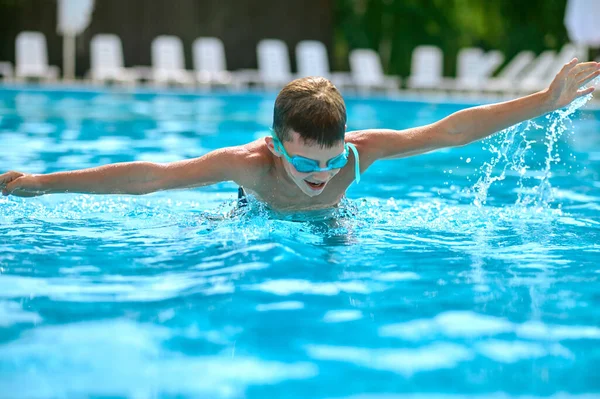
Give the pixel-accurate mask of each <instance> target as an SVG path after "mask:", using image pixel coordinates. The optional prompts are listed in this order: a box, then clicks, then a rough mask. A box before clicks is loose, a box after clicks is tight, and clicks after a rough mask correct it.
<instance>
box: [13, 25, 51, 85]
mask: <svg viewBox="0 0 600 399" xmlns="http://www.w3.org/2000/svg"><path fill="white" fill-rule="evenodd" d="M15 55H16V57H15V59H16V75H17V76H42V75H44V74H46V73H47V71H48V50H47V47H46V36H44V34H43V33H41V32H21V33H19V34H18V35H17V39H16V41H15Z"/></svg>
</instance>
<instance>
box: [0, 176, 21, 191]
mask: <svg viewBox="0 0 600 399" xmlns="http://www.w3.org/2000/svg"><path fill="white" fill-rule="evenodd" d="M19 180H21V178H20V177H17V178H16V179H14V180H13V181H11V182H10V183H8V184H7V185H6V187H4V189H3V190H2V194H4V193H5V192H6V194H4V195H8V194H10V193H12V192H13V191H15V190H16V189H18V188H19V187H21V182H20V181H19Z"/></svg>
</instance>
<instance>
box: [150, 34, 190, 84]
mask: <svg viewBox="0 0 600 399" xmlns="http://www.w3.org/2000/svg"><path fill="white" fill-rule="evenodd" d="M152 81H153V82H154V83H155V84H157V85H161V86H162V85H167V84H169V83H174V84H178V85H182V86H193V85H194V77H193V75H192V74H191V73H190V72H189V71H187V70H186V69H185V57H184V55H183V44H182V43H181V39H179V38H178V37H177V36H166V35H163V36H157V37H156V38H155V39H154V40H153V41H152Z"/></svg>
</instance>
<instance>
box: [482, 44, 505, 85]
mask: <svg viewBox="0 0 600 399" xmlns="http://www.w3.org/2000/svg"><path fill="white" fill-rule="evenodd" d="M503 62H504V54H502V52H501V51H498V50H492V51H488V52H487V53H485V54H484V55H483V64H482V66H481V70H480V73H481V77H482V78H484V79H487V78H489V77H491V76H492V75H493V74H494V72H495V71H496V69H498V67H499V66H500V65H501V64H502V63H503Z"/></svg>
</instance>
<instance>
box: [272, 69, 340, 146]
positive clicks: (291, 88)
mask: <svg viewBox="0 0 600 399" xmlns="http://www.w3.org/2000/svg"><path fill="white" fill-rule="evenodd" d="M273 130H274V131H275V134H276V135H277V138H279V140H281V141H282V142H283V141H290V140H291V132H292V131H295V132H298V134H300V137H302V139H303V140H304V141H305V142H308V143H316V144H319V145H321V146H322V147H331V146H333V145H335V144H336V143H339V142H340V141H344V135H345V133H346V105H345V104H344V99H343V98H342V95H341V94H340V92H339V91H338V89H336V87H335V86H334V85H333V83H331V82H330V81H329V80H327V79H325V78H321V77H306V78H300V79H296V80H293V81H291V82H290V83H288V84H287V85H286V86H285V87H284V88H283V89H282V90H281V92H280V93H279V95H278V96H277V99H276V100H275V109H274V111H273Z"/></svg>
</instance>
